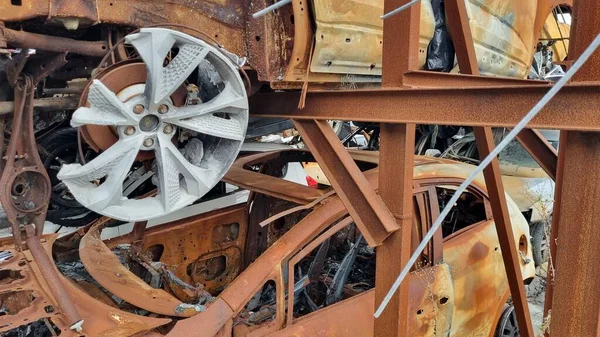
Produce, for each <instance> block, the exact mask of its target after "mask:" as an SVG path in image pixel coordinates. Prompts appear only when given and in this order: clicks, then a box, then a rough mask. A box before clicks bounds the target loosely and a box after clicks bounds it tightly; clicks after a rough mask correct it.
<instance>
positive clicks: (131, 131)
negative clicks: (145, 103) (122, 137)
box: [125, 126, 135, 136]
mask: <svg viewBox="0 0 600 337" xmlns="http://www.w3.org/2000/svg"><path fill="white" fill-rule="evenodd" d="M134 133H135V127H133V126H128V127H126V128H125V134H126V135H128V136H131V135H133V134H134Z"/></svg>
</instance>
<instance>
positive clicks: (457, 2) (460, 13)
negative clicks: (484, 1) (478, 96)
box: [444, 0, 485, 78]
mask: <svg viewBox="0 0 600 337" xmlns="http://www.w3.org/2000/svg"><path fill="white" fill-rule="evenodd" d="M444 4H445V7H446V17H447V18H448V25H447V27H448V33H450V36H451V37H452V42H453V43H454V50H455V52H456V58H457V59H458V67H459V68H460V72H461V73H463V74H471V75H479V66H478V64H477V56H476V55H475V45H474V44H473V36H472V35H471V28H470V27H469V16H468V15H467V7H466V5H465V2H464V1H462V0H446V1H445V2H444ZM482 78H485V77H482Z"/></svg>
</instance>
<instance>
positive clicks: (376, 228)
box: [293, 120, 399, 246]
mask: <svg viewBox="0 0 600 337" xmlns="http://www.w3.org/2000/svg"><path fill="white" fill-rule="evenodd" d="M293 121H294V125H295V126H296V129H298V131H299V132H300V134H301V135H302V137H303V139H304V142H305V143H306V144H307V145H308V147H309V148H310V149H311V151H312V153H313V155H314V156H315V158H316V159H317V162H318V163H319V165H320V166H321V168H323V171H324V172H325V175H326V176H327V178H328V179H329V181H330V182H331V185H332V186H333V188H334V189H335V191H336V193H338V195H340V197H341V198H342V200H343V201H344V204H345V205H346V207H347V208H348V212H349V213H350V214H351V215H352V218H353V219H354V221H356V224H357V226H358V227H359V228H360V229H361V233H363V235H364V236H365V239H366V241H367V242H368V243H369V245H371V246H378V245H380V244H381V243H382V242H383V240H385V238H386V237H388V235H390V234H391V233H393V232H394V231H396V230H398V228H399V227H398V224H397V223H396V220H395V219H394V216H393V215H392V213H390V211H389V210H388V209H387V207H386V206H385V204H384V203H383V201H382V200H381V198H380V197H379V196H378V195H376V194H375V191H373V189H372V188H371V186H369V184H368V183H367V180H366V179H365V177H364V176H363V174H362V173H361V171H360V169H359V168H358V166H357V165H356V163H355V162H354V160H352V157H351V156H350V155H349V154H348V152H347V150H346V149H345V148H344V146H343V145H342V144H341V143H340V141H339V138H338V137H337V135H336V134H335V133H334V132H333V129H332V128H331V126H329V124H328V123H327V122H326V121H316V120H312V121H311V120H305V121H304V120H303V121H299V120H293Z"/></svg>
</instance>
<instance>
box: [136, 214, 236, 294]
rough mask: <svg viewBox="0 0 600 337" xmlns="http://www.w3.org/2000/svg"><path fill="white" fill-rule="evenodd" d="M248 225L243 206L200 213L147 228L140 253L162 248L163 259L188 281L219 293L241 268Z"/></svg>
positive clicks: (179, 276)
mask: <svg viewBox="0 0 600 337" xmlns="http://www.w3.org/2000/svg"><path fill="white" fill-rule="evenodd" d="M247 228H248V214H247V210H246V207H245V205H242V206H234V207H229V208H226V209H220V210H218V211H214V212H210V213H208V214H202V215H198V216H194V217H191V218H186V219H183V220H179V221H175V222H173V223H169V224H165V225H161V226H157V227H153V228H150V229H149V230H147V231H146V233H145V235H144V239H143V244H142V249H141V250H142V252H148V253H150V252H151V251H153V250H154V249H157V247H160V248H158V249H160V250H162V254H161V255H160V257H159V259H158V261H160V262H163V263H164V264H165V265H166V266H167V268H168V269H169V270H171V271H172V272H173V273H174V274H175V275H176V276H177V277H178V278H180V279H181V280H183V281H184V282H186V283H188V284H192V285H195V284H202V285H203V287H204V290H206V291H208V292H209V293H211V294H215V295H216V294H218V293H219V292H221V291H222V290H223V289H225V287H226V286H227V285H228V284H229V283H231V281H233V280H234V279H235V278H236V277H237V276H238V274H239V273H240V271H241V269H242V261H243V253H244V247H245V243H246V232H247V230H248V229H247Z"/></svg>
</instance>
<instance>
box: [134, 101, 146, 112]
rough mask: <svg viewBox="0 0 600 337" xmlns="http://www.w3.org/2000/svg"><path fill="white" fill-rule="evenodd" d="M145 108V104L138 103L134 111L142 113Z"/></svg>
mask: <svg viewBox="0 0 600 337" xmlns="http://www.w3.org/2000/svg"><path fill="white" fill-rule="evenodd" d="M144 110H145V108H144V106H143V105H141V104H136V105H134V106H133V112H135V113H136V114H138V115H139V114H141V113H142V112H144Z"/></svg>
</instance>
